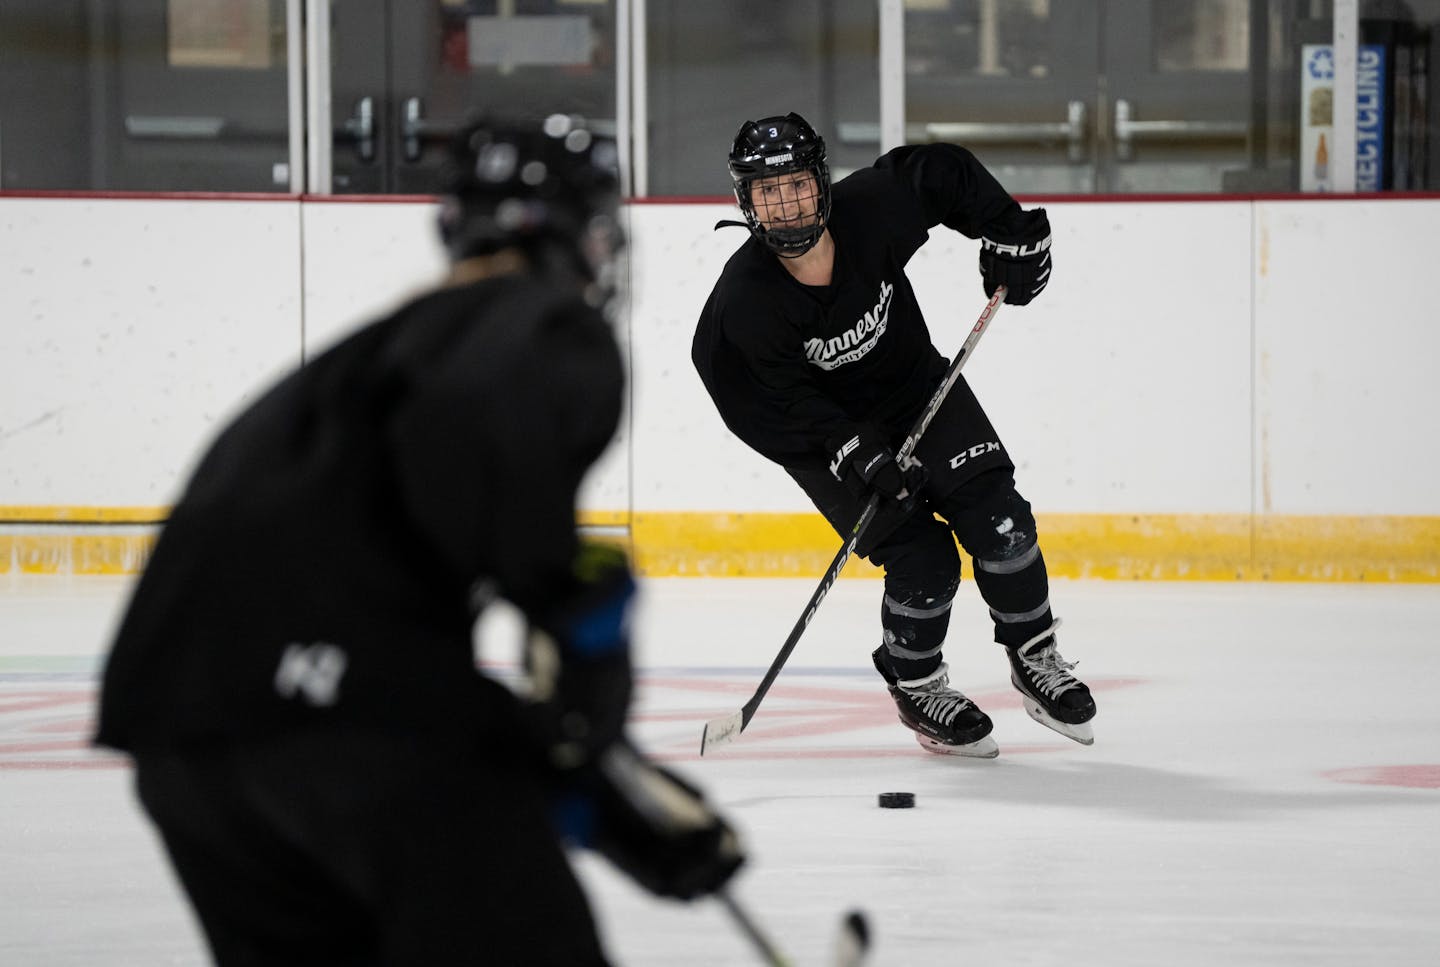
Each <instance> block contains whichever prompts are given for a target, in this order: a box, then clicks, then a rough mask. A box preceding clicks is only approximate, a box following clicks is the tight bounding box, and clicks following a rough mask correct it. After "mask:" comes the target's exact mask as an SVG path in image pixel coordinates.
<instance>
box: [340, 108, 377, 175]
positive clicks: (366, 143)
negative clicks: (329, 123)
mask: <svg viewBox="0 0 1440 967" xmlns="http://www.w3.org/2000/svg"><path fill="white" fill-rule="evenodd" d="M344 131H345V134H346V135H347V136H348V137H350V138H351V139H352V140H353V141H354V142H355V153H356V154H357V155H359V157H360V160H361V161H367V162H368V161H374V160H375V99H374V98H373V97H362V98H360V100H358V101H356V102H355V110H354V112H353V113H351V115H350V116H349V117H348V118H346V119H345V124H344Z"/></svg>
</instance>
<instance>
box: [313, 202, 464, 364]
mask: <svg viewBox="0 0 1440 967" xmlns="http://www.w3.org/2000/svg"><path fill="white" fill-rule="evenodd" d="M435 210H436V206H435V205H434V204H433V203H428V202H418V201H417V202H398V201H397V202H345V201H339V200H337V201H320V202H314V203H311V204H307V205H305V206H304V212H303V214H302V217H303V219H304V226H303V227H304V233H305V243H304V246H305V320H304V324H305V352H306V355H307V357H313V356H314V355H315V354H316V353H317V352H320V351H323V350H324V349H325V348H326V347H327V346H329V345H331V344H332V343H334V342H335V341H336V340H337V339H339V338H341V337H342V336H344V335H346V334H348V333H350V332H353V331H354V330H355V329H356V328H358V327H359V326H361V325H363V324H365V323H367V322H373V321H374V320H376V319H379V318H381V317H382V316H384V315H386V314H387V313H389V312H390V311H391V310H393V309H396V308H399V306H400V305H401V304H402V303H403V302H405V301H406V300H407V299H410V298H413V297H414V296H416V295H418V294H419V293H420V292H422V291H424V290H425V289H427V288H429V287H431V286H433V285H435V284H436V283H438V282H439V281H440V279H442V278H443V277H444V275H445V268H446V261H445V250H444V248H443V247H442V246H441V244H440V239H439V236H438V235H437V234H436V231H435Z"/></svg>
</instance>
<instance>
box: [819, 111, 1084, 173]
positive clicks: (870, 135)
mask: <svg viewBox="0 0 1440 967" xmlns="http://www.w3.org/2000/svg"><path fill="white" fill-rule="evenodd" d="M1086 119H1087V112H1086V109H1085V102H1084V101H1070V102H1069V103H1068V104H1067V105H1066V106H1065V120H1063V121H1019V122H1006V123H1001V122H990V121H922V122H911V123H909V124H907V125H905V140H906V141H909V142H921V141H955V142H958V143H960V144H967V143H968V144H1025V143H1028V142H1033V141H1054V140H1063V141H1064V142H1065V146H1066V153H1067V155H1068V156H1069V159H1070V160H1071V161H1072V162H1079V161H1084V160H1085V143H1086V136H1087V131H1086ZM836 127H837V128H838V129H839V134H840V140H841V141H845V142H851V143H866V142H875V141H879V140H880V125H878V124H866V123H858V124H857V123H846V122H841V123H840V124H838V125H837V126H836Z"/></svg>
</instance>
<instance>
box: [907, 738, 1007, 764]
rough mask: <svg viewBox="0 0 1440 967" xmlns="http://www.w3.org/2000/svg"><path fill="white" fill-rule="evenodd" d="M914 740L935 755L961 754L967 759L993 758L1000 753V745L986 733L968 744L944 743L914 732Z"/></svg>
mask: <svg viewBox="0 0 1440 967" xmlns="http://www.w3.org/2000/svg"><path fill="white" fill-rule="evenodd" d="M915 741H916V742H918V743H920V748H922V749H924V750H925V751H926V752H933V753H935V754H936V755H962V756H965V757H966V758H969V759H993V758H995V757H996V756H997V755H999V754H1000V746H998V745H996V744H995V740H994V739H993V738H991V737H990V736H988V735H987V736H985V737H984V738H982V739H976V740H975V741H974V742H971V743H970V744H969V745H946V744H945V743H944V742H939V741H937V740H935V739H932V738H930V736H928V735H922V734H921V733H919V732H916V733H915Z"/></svg>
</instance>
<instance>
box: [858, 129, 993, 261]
mask: <svg viewBox="0 0 1440 967" xmlns="http://www.w3.org/2000/svg"><path fill="white" fill-rule="evenodd" d="M875 167H876V168H877V169H879V170H881V171H884V172H888V173H889V174H890V175H891V176H892V177H893V178H894V179H895V180H896V181H897V182H899V183H900V184H902V185H904V186H905V187H906V188H907V189H908V191H907V192H906V193H905V194H906V195H907V196H908V199H909V201H910V202H911V205H912V207H910V208H909V210H908V211H907V212H906V213H905V214H906V215H907V216H908V217H909V218H912V219H916V220H918V221H919V222H920V223H921V224H923V225H924V227H925V228H926V229H930V228H934V227H935V226H936V225H944V226H945V227H946V228H950V229H953V230H955V231H957V232H959V233H960V234H962V235H965V236H966V237H968V238H979V237H980V236H981V235H984V234H986V233H987V232H989V231H992V230H993V229H994V228H995V227H1003V226H1005V225H1008V224H1010V222H1011V220H1012V219H1014V218H1015V217H1016V216H1018V215H1019V214H1020V206H1019V204H1018V203H1016V201H1015V199H1014V198H1012V197H1010V194H1009V193H1008V192H1007V191H1006V190H1005V189H1004V188H1003V187H1001V185H1000V182H998V181H997V180H996V179H995V176H994V175H992V174H991V173H990V172H989V170H987V169H986V167H985V166H984V165H983V164H981V163H980V161H979V159H977V158H976V157H975V155H973V154H972V153H971V152H970V151H968V150H967V149H965V148H962V147H960V146H959V145H956V144H944V143H937V144H915V145H905V146H903V147H899V148H895V149H894V150H892V151H890V152H888V153H886V154H885V155H883V156H881V157H880V158H879V159H878V160H877V161H876V162H875ZM917 248H918V245H917Z"/></svg>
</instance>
